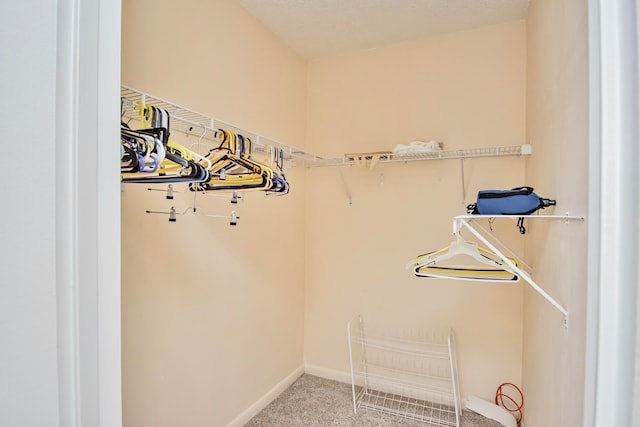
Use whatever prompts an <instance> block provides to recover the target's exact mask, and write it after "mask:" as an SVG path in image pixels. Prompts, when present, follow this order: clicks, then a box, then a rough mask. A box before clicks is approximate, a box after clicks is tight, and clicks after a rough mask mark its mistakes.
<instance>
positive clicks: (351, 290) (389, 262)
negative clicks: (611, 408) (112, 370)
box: [121, 0, 588, 426]
mask: <svg viewBox="0 0 640 427" xmlns="http://www.w3.org/2000/svg"><path fill="white" fill-rule="evenodd" d="M269 3H271V8H272V10H271V11H268V10H264V8H265V7H266V4H269ZM278 3H279V2H266V3H265V2H251V1H246V2H243V1H238V2H236V1H188V2H179V3H170V2H165V3H162V4H156V3H154V2H148V1H143V0H135V1H133V0H131V1H129V0H128V1H124V2H123V10H122V76H121V78H122V85H123V88H122V98H123V105H122V112H123V122H126V124H128V126H130V127H132V128H136V127H139V122H140V120H143V121H144V120H145V117H143V116H145V114H148V115H150V113H149V112H148V111H147V112H145V111H143V110H144V108H148V107H151V106H155V107H158V108H159V109H163V111H167V112H168V113H169V115H170V116H172V117H171V124H170V126H171V128H170V139H171V141H172V142H173V143H174V144H176V145H178V146H180V147H183V148H184V149H187V150H191V151H192V152H195V153H198V154H200V155H203V156H205V157H206V156H207V155H208V156H209V158H210V159H215V160H212V161H214V162H219V161H218V160H217V159H218V157H217V156H218V154H217V152H216V151H215V150H216V149H218V148H219V147H222V149H223V150H225V153H227V152H228V153H230V154H231V155H232V156H233V155H235V156H236V157H244V156H245V154H246V153H247V152H249V153H250V156H251V157H252V159H255V160H257V161H260V162H262V163H263V164H268V165H272V167H273V165H280V163H277V162H276V161H274V155H275V160H277V159H278V158H281V159H282V160H281V163H282V164H281V165H282V172H283V174H284V176H286V180H287V181H288V184H287V186H288V188H287V191H286V192H283V193H280V194H278V193H277V192H275V191H269V188H263V186H262V184H260V186H258V187H255V186H253V184H249V185H244V184H243V183H242V182H240V181H238V182H237V183H236V182H235V181H233V183H232V182H230V181H228V180H227V181H225V176H222V177H221V176H220V171H221V170H222V173H223V174H224V168H221V169H217V168H216V167H215V166H210V165H209V166H207V167H208V168H209V170H211V171H214V172H212V176H210V177H208V179H207V182H211V183H214V181H215V183H214V184H211V185H209V187H208V189H204V188H201V187H200V189H198V188H196V187H197V186H198V184H193V182H194V181H197V179H195V180H192V181H190V183H189V182H187V183H185V182H180V181H178V182H176V181H174V180H173V178H172V179H167V176H168V175H169V176H171V172H166V171H165V172H158V171H156V172H155V173H153V171H151V172H152V173H148V174H147V175H146V176H145V174H144V172H142V173H128V171H127V173H123V182H124V183H123V185H122V310H123V313H122V324H123V327H122V334H123V336H122V339H123V341H122V343H123V349H122V350H123V353H122V354H123V358H122V361H123V402H124V406H123V411H124V413H123V416H124V423H125V425H129V426H134V425H135V426H152V425H153V426H172V425H216V426H226V425H243V424H244V423H246V422H248V421H249V420H250V418H252V417H253V416H254V415H256V411H257V410H258V409H261V407H262V406H264V405H265V404H266V403H268V402H269V401H270V400H272V399H274V398H275V397H276V396H277V395H278V394H279V393H280V392H282V391H283V390H285V389H286V388H287V386H289V385H290V384H292V383H293V382H294V380H296V379H297V378H298V377H299V376H300V375H302V374H303V373H304V374H306V375H314V376H318V377H322V378H325V379H331V380H336V381H340V382H343V383H347V384H350V383H351V381H352V377H351V370H350V353H349V349H350V340H349V338H348V329H347V325H348V323H349V321H350V320H351V319H353V318H354V317H355V316H361V319H362V322H363V324H364V325H365V326H364V330H367V331H383V336H385V337H402V336H405V335H406V334H418V335H419V336H420V335H421V336H422V337H428V336H431V335H430V334H433V335H435V336H439V337H445V338H446V337H447V334H448V333H449V331H453V334H454V337H455V350H456V352H455V353H456V356H457V357H456V363H457V366H456V372H455V373H456V376H457V385H458V388H459V389H456V390H455V393H457V394H459V395H460V396H461V397H460V396H459V397H458V399H453V400H451V406H455V405H454V401H455V403H456V405H460V406H461V407H462V408H464V404H465V401H466V398H467V397H468V396H471V395H472V396H478V397H480V398H483V399H486V400H489V401H493V399H494V397H495V392H496V388H497V387H498V386H499V385H500V384H502V383H512V384H516V385H517V386H518V387H520V388H521V389H522V390H523V394H524V397H525V402H526V403H525V406H524V409H523V410H524V413H525V420H526V421H525V422H526V424H527V425H529V426H542V425H576V424H575V423H576V420H579V419H581V417H582V412H581V402H582V399H583V397H582V395H581V394H580V393H575V392H573V391H572V392H570V390H577V389H579V390H581V389H582V385H581V382H582V381H583V379H582V376H583V371H584V356H583V353H584V346H585V343H584V340H585V338H584V330H585V317H584V304H585V302H584V288H583V286H582V285H581V284H582V283H584V281H585V280H586V269H585V262H586V257H587V252H586V237H587V228H586V226H585V223H584V221H580V220H578V221H568V220H562V219H552V218H550V219H535V220H533V219H529V220H527V221H526V233H525V234H521V233H520V232H519V229H518V227H517V218H515V219H514V218H497V219H495V220H492V219H484V218H483V219H477V220H475V221H474V224H477V226H478V227H481V228H483V229H484V230H483V232H486V233H485V235H487V234H488V237H487V238H494V239H498V240H499V242H500V243H501V244H502V245H504V247H506V248H507V249H509V250H511V251H513V253H515V254H516V255H517V256H518V257H519V258H520V259H522V260H524V261H526V263H527V264H528V266H527V268H528V269H529V270H528V271H529V273H530V275H531V277H532V278H534V279H535V281H536V282H535V283H536V284H538V285H539V287H540V288H541V289H542V290H543V291H544V292H546V293H547V294H548V296H550V298H552V299H553V300H554V302H555V301H556V300H557V301H560V302H558V303H557V305H559V306H560V307H561V308H562V309H566V311H568V312H570V313H571V316H570V317H569V318H568V319H566V318H565V315H564V314H563V312H562V311H559V310H557V309H556V308H555V307H554V305H553V304H550V303H549V302H548V301H547V300H545V299H544V298H543V297H542V296H541V295H540V294H539V293H537V292H536V290H535V289H534V288H532V287H531V286H529V285H528V283H526V281H525V280H520V281H518V282H517V283H514V282H513V281H511V280H506V281H501V280H497V281H485V280H482V281H477V280H470V281H467V280H465V281H461V280H450V279H443V278H438V277H435V278H434V277H418V275H417V274H414V270H413V269H412V268H407V264H408V263H410V261H411V260H413V259H415V258H416V257H417V256H418V255H420V254H425V253H428V252H432V251H437V250H439V249H442V248H445V247H447V246H448V245H449V244H450V243H451V242H452V241H453V240H455V238H456V237H454V234H453V231H454V230H453V227H454V225H455V224H454V217H456V216H459V215H462V214H466V212H467V210H466V208H467V205H468V204H470V203H473V202H475V199H476V195H477V193H478V191H480V190H484V189H510V188H514V187H519V186H523V185H527V186H531V187H534V188H535V191H536V192H538V193H539V194H544V195H545V197H551V198H553V199H555V200H557V205H556V206H553V207H551V208H548V209H545V210H543V211H540V212H538V214H539V215H541V216H549V215H554V214H555V215H557V216H563V215H567V214H569V215H576V216H584V215H585V213H586V209H587V205H586V200H587V197H586V195H587V188H586V187H585V186H584V185H581V183H583V182H585V180H586V179H587V171H588V169H587V155H586V150H585V149H584V147H586V142H587V135H588V134H587V131H588V128H587V125H586V123H587V121H586V118H587V114H588V106H587V71H588V70H587V65H588V64H587V55H586V49H587V33H586V25H585V24H586V21H585V20H586V7H585V5H584V4H582V2H577V1H576V2H573V3H572V6H571V7H572V10H571V11H570V13H569V11H567V13H566V15H561V16H562V18H560V17H559V16H560V15H559V12H558V9H567V8H568V6H567V5H564V6H560V5H559V4H556V3H554V2H545V1H533V2H531V3H530V4H529V2H527V1H521V2H513V3H514V4H515V3H519V4H520V12H519V13H520V14H519V15H513V17H509V18H504V19H498V18H496V19H494V20H493V21H483V20H482V19H483V18H482V17H477V20H475V21H473V22H477V23H478V24H471V23H469V24H466V25H462V24H455V25H458V27H455V28H454V29H451V30H447V31H434V32H433V33H432V34H426V35H424V36H414V37H410V36H406V38H403V39H399V40H392V41H389V42H379V44H375V45H365V44H364V43H365V42H367V43H368V42H369V41H368V40H366V41H362V43H363V45H362V47H358V46H357V42H358V40H354V47H350V48H348V49H347V48H345V49H344V50H343V51H340V50H331V49H332V45H331V43H337V42H335V41H334V38H331V37H328V36H327V38H326V43H325V44H322V43H321V40H316V41H315V45H313V44H312V43H311V42H309V43H307V45H313V46H315V48H316V51H313V49H311V48H310V49H309V50H307V51H304V50H302V49H303V48H302V47H299V46H304V40H299V42H300V43H299V44H296V43H291V42H289V43H288V42H287V41H286V40H287V39H286V36H283V35H279V34H277V31H279V30H280V29H282V28H284V30H289V31H296V26H295V23H292V22H288V23H281V22H280V21H287V20H293V19H295V16H296V14H299V16H300V17H299V20H300V21H301V24H300V25H303V24H304V23H306V21H305V19H309V18H308V17H307V15H305V13H315V14H316V20H318V21H322V20H323V19H327V16H326V15H325V14H324V11H323V10H322V7H321V6H320V5H318V4H314V3H313V2H303V3H300V4H296V3H295V2H284V3H283V4H281V5H278ZM287 3H290V4H287ZM347 3H349V2H347ZM400 3H402V2H400ZM404 3H406V4H404V5H396V6H394V7H395V8H405V9H406V10H405V11H406V12H407V13H409V12H410V11H411V8H412V7H413V8H415V10H414V13H415V14H419V13H427V11H428V10H433V11H435V12H434V13H442V14H445V15H443V18H442V19H443V20H444V19H445V18H446V19H452V18H450V17H448V18H447V16H448V15H446V14H447V13H448V12H449V11H448V10H447V8H446V6H445V5H442V4H441V5H440V6H438V5H437V4H436V3H437V2H431V3H432V4H431V6H430V7H431V8H432V9H427V8H426V7H424V8H423V7H422V6H421V4H420V2H413V1H409V2H404ZM488 3H491V5H492V7H499V5H498V3H499V2H497V3H496V2H488ZM465 4H466V6H465ZM456 5H458V6H453V5H452V6H451V7H452V8H455V7H460V8H461V9H460V11H459V13H460V14H465V13H468V11H467V12H465V11H464V9H462V8H464V7H471V3H464V2H458V3H456ZM378 6H379V5H378ZM507 6H508V5H505V4H502V7H503V8H504V10H505V12H504V13H505V15H506V14H507V13H514V12H513V10H514V5H510V7H507ZM278 7H280V8H281V9H278ZM326 7H333V8H335V9H334V14H335V13H338V12H342V13H343V14H345V15H347V16H352V17H353V16H354V15H349V14H353V13H355V11H356V10H357V11H358V13H360V14H362V19H363V20H368V21H371V22H376V21H375V19H376V18H379V19H381V17H380V16H377V15H374V12H372V11H371V10H368V8H367V6H366V5H360V4H358V3H357V2H354V3H353V4H345V2H329V3H328V4H327V5H326ZM388 7H392V6H391V5H390V4H389V5H388ZM485 7H489V4H487V5H485ZM305 8H307V9H311V12H305ZM372 8H373V6H372ZM433 8H435V9H433ZM273 9H275V10H273ZM352 9H353V10H352ZM369 9H370V8H369ZM373 9H374V10H375V8H373ZM516 9H517V8H516ZM480 10H484V11H485V12H487V13H488V11H487V10H486V9H482V8H481V9H480ZM286 11H289V13H290V14H291V16H286V14H285V12H286ZM367 13H368V14H367ZM376 13H380V12H379V11H378V12H376ZM389 13H390V12H389ZM278 14H279V15H280V16H279V18H277V17H274V16H273V15H278ZM465 16H467V17H469V15H465ZM510 16H511V15H510ZM551 18H553V19H551ZM344 19H345V18H344V17H341V16H333V17H332V18H331V21H329V22H324V21H322V22H323V23H324V25H326V26H329V25H330V24H331V25H336V26H340V25H347V22H345V21H344ZM405 19H406V20H407V24H406V25H409V23H410V22H411V20H412V19H416V18H415V17H406V18H405ZM425 19H426V18H425ZM430 19H432V18H430ZM469 19H470V17H469ZM368 21H367V22H368ZM351 22H352V21H351ZM383 22H384V20H383V21H381V22H378V25H382V24H383ZM429 22H431V21H429ZM270 25H280V26H279V27H278V26H276V27H273V28H271V27H270ZM350 25H352V26H353V31H354V32H357V30H358V28H359V27H358V25H362V24H358V23H357V22H353V24H350ZM318 27H321V25H318ZM452 28H453V27H452ZM284 30H283V31H284ZM297 31H298V32H299V33H300V34H301V36H300V37H302V35H307V36H308V37H312V35H311V34H310V32H309V31H307V32H304V31H302V30H301V29H297ZM361 31H364V30H361ZM380 33H383V29H381V30H380ZM353 37H354V39H357V38H358V34H357V33H356V34H354V36H353ZM362 38H364V36H362ZM558 39H561V40H563V41H564V42H563V43H558V42H557V40H558ZM371 43H373V42H371ZM189 114H191V116H190V115H189ZM193 114H199V115H201V117H197V116H193ZM141 118H142V119H141ZM147 119H148V117H147ZM147 124H149V123H147ZM148 127H154V126H151V125H150V124H149V126H148ZM220 130H227V131H229V132H230V133H231V134H234V135H235V137H237V136H238V135H240V138H242V139H243V141H246V142H247V144H246V145H247V147H245V148H244V152H242V150H243V148H242V147H241V146H240V141H236V142H235V143H234V144H233V145H232V146H231V145H229V144H230V143H229V139H228V135H226V134H225V135H222V136H221V135H219V134H218V133H217V131H220ZM249 140H250V141H251V150H252V151H251V152H250V151H249V148H248V146H249ZM429 142H432V146H431V147H430V148H431V150H427V151H422V152H421V151H417V153H416V152H415V150H413V151H414V152H411V153H410V155H407V153H402V152H399V151H397V150H398V146H403V145H404V146H408V147H409V148H411V147H412V145H411V144H413V147H415V146H416V145H418V143H423V144H424V145H427V144H428V143H429ZM394 150H395V151H394ZM147 164H148V162H147ZM236 167H237V165H236ZM274 168H275V167H274ZM244 172H245V173H248V172H247V171H246V170H244ZM182 174H183V175H184V172H182ZM216 174H217V175H216ZM213 175H215V176H213ZM234 177H235V176H234ZM230 178H231V175H229V178H227V179H230ZM155 179H160V180H161V181H160V182H159V183H157V182H156V181H155ZM234 179H235V178H234ZM243 179H244V178H243ZM187 181H189V180H187ZM245 182H253V181H245ZM168 183H172V184H171V188H170V189H169V187H168V185H169V184H168ZM221 184H225V185H224V186H221ZM227 184H228V185H227ZM234 185H238V187H237V191H233V187H234ZM220 190H221V191H220ZM168 191H171V194H170V195H169V194H168ZM169 196H171V197H170V198H169ZM234 197H237V199H235V200H234ZM232 202H236V203H232ZM459 228H460V230H459V232H457V233H456V236H461V238H464V239H466V240H468V241H471V242H476V243H480V245H481V246H483V247H486V246H485V245H484V244H482V243H481V242H479V240H478V239H477V237H476V236H474V235H473V234H472V233H470V232H469V231H468V230H467V229H466V227H464V226H463V225H460V226H459ZM452 262H454V263H455V261H452ZM458 262H460V260H459V261H458ZM462 262H464V259H463V260H462ZM523 268H524V267H523ZM438 334H440V335H438ZM371 340H373V338H372V339H371ZM444 342H445V343H446V339H445V341H444ZM369 344H370V343H369V342H367V345H369ZM354 349H355V347H354ZM354 351H355V350H354ZM444 354H445V355H446V354H447V352H445V353H444ZM367 355H368V357H369V360H368V361H367V362H363V361H362V360H356V361H355V362H356V364H358V363H368V364H370V365H371V367H370V368H369V370H368V373H367V375H368V376H367V377H366V381H367V382H369V383H373V384H374V385H373V386H372V387H374V388H375V383H374V379H373V375H374V374H373V372H374V368H373V365H374V364H375V363H376V361H375V360H371V359H375V357H376V355H375V354H374V350H373V349H371V348H370V349H368V350H367ZM378 356H379V358H388V360H382V361H378V363H381V364H383V365H393V364H397V365H398V366H390V367H389V369H391V368H394V369H398V370H403V369H405V370H406V369H409V371H411V367H412V366H413V365H414V364H416V363H418V362H415V361H413V360H406V361H404V360H401V359H402V357H399V356H395V355H394V353H389V354H382V353H381V354H380V355H378ZM445 360H447V359H445ZM403 363H405V364H407V365H411V366H409V367H405V366H403ZM419 363H423V360H420V362H419ZM425 363H426V362H425ZM415 369H416V376H414V379H415V378H416V377H417V375H419V374H418V373H417V371H419V369H418V368H417V367H416V368H415ZM365 370H366V369H365ZM425 372H426V373H429V371H425ZM385 375H387V376H388V375H389V374H388V373H386V374H385ZM356 376H357V374H356ZM411 380H412V377H411V375H410V374H403V375H402V376H401V377H400V380H399V384H401V385H402V384H407V383H411ZM356 382H357V381H356ZM550 384H553V386H550ZM379 387H381V386H379ZM406 393H409V394H411V387H408V386H407V387H404V388H402V387H401V388H400V389H398V390H397V393H396V394H400V395H401V394H406ZM455 393H454V394H455ZM452 396H453V394H452ZM347 399H350V396H347ZM434 399H435V400H437V399H438V398H437V397H434V398H433V399H429V398H425V399H424V400H434ZM561 408H564V409H563V410H561ZM567 408H573V409H572V410H568V409H567ZM298 410H299V411H304V410H305V409H304V407H301V408H298ZM454 412H455V410H454ZM436 418H437V417H436ZM449 420H450V418H449ZM440 422H443V424H442V425H459V424H456V420H455V417H454V418H453V421H452V422H451V421H446V420H444V421H443V420H440ZM449 422H451V423H449ZM437 425H439V424H437Z"/></svg>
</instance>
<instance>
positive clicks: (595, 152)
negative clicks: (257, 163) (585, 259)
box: [56, 0, 640, 427]
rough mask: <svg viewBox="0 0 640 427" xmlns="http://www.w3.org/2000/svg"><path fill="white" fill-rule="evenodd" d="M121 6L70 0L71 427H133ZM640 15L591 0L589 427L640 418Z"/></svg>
mask: <svg viewBox="0 0 640 427" xmlns="http://www.w3.org/2000/svg"><path fill="white" fill-rule="evenodd" d="M120 13H121V3H120V1H118V0H82V1H80V0H59V1H58V42H57V44H58V52H57V60H58V78H57V87H56V89H57V98H58V101H57V103H58V105H57V110H58V113H57V117H56V124H57V133H56V148H57V152H58V157H57V159H56V165H57V173H56V191H57V194H56V210H57V212H56V213H57V215H56V217H57V220H56V231H57V252H58V254H57V255H58V256H57V262H56V266H57V277H56V281H57V291H58V335H59V337H58V343H59V352H58V357H59V383H60V387H59V395H60V425H64V426H71V427H79V426H101V427H107V426H108V427H111V426H116V427H117V426H120V425H122V420H121V418H122V402H121V362H120V348H121V341H120V340H121V334H120V184H119V173H118V168H117V166H113V165H117V164H118V153H117V150H115V149H113V147H114V145H113V144H114V142H113V141H116V138H117V125H115V123H118V116H117V114H118V113H117V105H118V96H119V91H120V31H121V18H120ZM637 21H638V20H637V11H636V4H635V1H634V0H589V22H590V24H589V27H590V28H589V34H590V42H589V45H590V48H589V52H590V123H591V124H590V135H591V136H590V164H589V167H590V182H589V197H590V201H589V241H590V243H589V266H590V267H589V284H588V301H589V302H588V313H587V335H588V337H587V349H586V350H587V360H586V366H587V368H586V369H587V371H586V387H585V404H584V408H585V409H584V414H585V416H584V420H585V421H584V425H585V426H589V427H592V426H593V427H605V426H610V425H633V424H632V421H636V422H638V421H640V420H638V419H636V420H633V419H632V418H633V400H634V397H635V394H634V390H635V391H636V392H637V391H638V381H637V379H636V376H637V369H636V368H637V366H638V361H637V360H636V356H635V352H636V333H637V328H636V319H637V313H638V303H637V284H638V265H639V264H640V262H638V260H639V255H638V254H639V252H638V233H639V230H638V220H637V214H638V211H639V209H640V205H639V203H638V202H639V200H640V195H639V192H638V179H639V177H638V172H637V169H636V168H637V165H638V164H640V158H639V157H638V137H639V132H638V117H639V116H638V50H637V48H638V33H637ZM623 263H627V264H626V265H623ZM629 263H630V264H629ZM629 265H632V266H634V267H633V268H630V267H629Z"/></svg>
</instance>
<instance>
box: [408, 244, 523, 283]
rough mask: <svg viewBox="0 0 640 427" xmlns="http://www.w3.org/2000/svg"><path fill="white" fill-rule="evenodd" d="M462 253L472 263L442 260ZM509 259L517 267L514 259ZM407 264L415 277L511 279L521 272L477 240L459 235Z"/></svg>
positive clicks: (517, 279)
mask: <svg viewBox="0 0 640 427" xmlns="http://www.w3.org/2000/svg"><path fill="white" fill-rule="evenodd" d="M461 255H464V256H466V257H468V258H471V259H472V260H474V261H475V264H473V265H471V264H467V265H457V264H451V263H448V262H445V261H449V260H451V259H452V258H454V257H459V256H461ZM509 260H510V261H511V262H513V263H514V264H515V265H516V267H518V268H520V263H519V262H518V261H517V260H516V259H512V258H509ZM409 267H412V268H413V271H414V274H415V275H416V276H418V277H428V278H438V279H455V280H467V281H484V282H512V283H515V282H518V281H519V280H520V276H519V275H518V274H517V273H516V272H515V271H513V270H512V269H511V268H510V267H509V266H508V265H506V263H504V262H503V261H502V260H501V259H500V257H499V256H498V255H496V254H495V253H493V252H491V251H488V250H486V249H483V248H481V247H479V246H478V245H477V244H476V243H473V242H467V241H465V240H464V239H463V238H462V237H461V236H460V235H457V239H456V240H455V241H454V242H452V243H451V244H450V245H449V246H448V247H446V248H442V249H439V250H437V251H434V252H429V253H426V254H422V255H419V256H418V257H417V258H416V259H414V260H412V261H410V262H409V264H407V268H409Z"/></svg>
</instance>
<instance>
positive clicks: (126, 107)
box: [120, 85, 323, 166]
mask: <svg viewBox="0 0 640 427" xmlns="http://www.w3.org/2000/svg"><path fill="white" fill-rule="evenodd" d="M120 97H121V99H122V102H123V105H122V107H123V108H122V119H123V121H124V122H125V123H126V122H131V123H136V121H137V120H138V110H137V109H136V103H137V102H142V103H143V104H145V105H153V106H155V107H158V108H162V109H164V110H167V111H168V112H169V114H170V115H171V122H170V126H171V129H170V131H171V132H174V131H177V132H181V133H183V134H186V135H190V136H195V137H197V138H202V139H203V140H206V141H209V142H211V141H217V139H216V137H215V135H216V130H218V129H227V130H230V131H234V132H236V133H239V134H241V135H243V136H247V137H249V138H251V139H252V141H253V147H254V149H255V150H256V151H258V152H267V150H268V148H269V147H274V148H277V149H282V150H283V154H284V158H285V160H288V161H290V162H291V166H304V165H306V164H308V163H314V162H316V161H322V160H323V159H321V158H319V157H317V156H315V155H314V154H310V153H307V152H305V151H304V150H301V149H298V148H295V147H292V146H290V145H287V144H283V143H280V142H278V141H275V140H273V139H270V138H268V137H265V136H263V135H260V134H259V133H257V132H253V131H251V130H247V129H245V128H243V127H241V126H237V125H234V124H232V123H229V122H226V121H224V120H219V119H214V118H213V117H210V116H207V115H206V114H202V113H199V112H197V111H194V110H191V109H189V108H185V107H182V106H180V105H177V104H174V103H172V102H169V101H166V100H164V99H162V98H158V97H156V96H153V95H150V94H148V93H145V92H142V91H140V90H137V89H134V88H131V87H128V86H124V85H122V86H121V87H120Z"/></svg>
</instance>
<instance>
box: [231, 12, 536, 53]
mask: <svg viewBox="0 0 640 427" xmlns="http://www.w3.org/2000/svg"><path fill="white" fill-rule="evenodd" d="M238 1H239V2H240V3H241V4H242V5H243V6H244V7H245V8H246V9H247V10H248V11H249V12H250V13H251V14H252V15H254V16H255V17H256V18H258V19H259V20H260V21H262V22H263V23H264V24H265V25H266V26H267V27H268V28H269V29H270V30H271V31H272V32H273V33H275V34H276V35H277V36H278V37H280V38H281V39H282V40H284V41H285V43H287V44H288V45H289V46H290V47H291V48H292V49H293V50H295V51H296V52H298V53H299V54H300V55H302V56H304V57H305V58H309V59H314V58H319V57H323V56H329V55H334V54H338V53H344V52H348V51H352V50H360V49H371V48H375V47H378V46H383V45H386V44H391V43H397V42H401V41H406V40H412V39H417V38H420V37H425V36H429V35H433V34H439V33H446V32H451V31H459V30H464V29H469V28H476V27H481V26H484V25H491V24H497V23H500V22H506V21H511V20H516V19H524V18H526V16H527V10H528V8H529V0H238Z"/></svg>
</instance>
